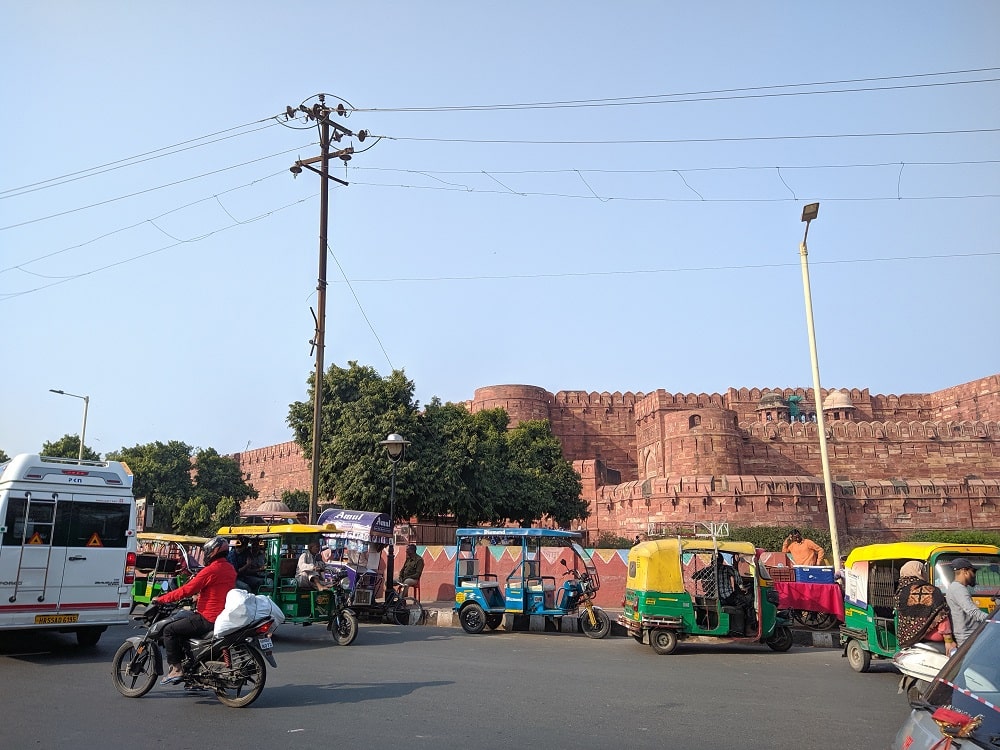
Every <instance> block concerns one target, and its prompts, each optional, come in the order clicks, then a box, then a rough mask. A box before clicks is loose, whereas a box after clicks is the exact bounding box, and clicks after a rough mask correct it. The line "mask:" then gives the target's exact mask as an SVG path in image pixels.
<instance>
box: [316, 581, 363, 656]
mask: <svg viewBox="0 0 1000 750" xmlns="http://www.w3.org/2000/svg"><path fill="white" fill-rule="evenodd" d="M323 581H324V583H326V584H327V585H329V587H330V588H329V589H328V591H329V593H330V596H331V601H330V605H329V606H330V620H329V623H328V624H327V628H328V629H329V631H330V633H331V635H333V640H334V641H335V642H336V643H337V645H339V646H350V645H351V644H352V643H354V639H355V638H357V637H358V615H357V613H356V612H355V611H354V610H353V609H351V579H350V576H349V575H348V573H347V571H346V570H338V571H336V572H332V573H324V574H323Z"/></svg>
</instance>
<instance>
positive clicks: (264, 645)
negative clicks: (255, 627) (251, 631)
mask: <svg viewBox="0 0 1000 750" xmlns="http://www.w3.org/2000/svg"><path fill="white" fill-rule="evenodd" d="M257 645H259V646H260V649H261V651H267V650H268V649H270V648H273V646H274V644H272V643H271V639H270V638H258V639H257Z"/></svg>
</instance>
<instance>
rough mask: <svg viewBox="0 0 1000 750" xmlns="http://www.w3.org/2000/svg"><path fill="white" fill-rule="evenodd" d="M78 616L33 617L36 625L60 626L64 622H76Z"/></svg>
mask: <svg viewBox="0 0 1000 750" xmlns="http://www.w3.org/2000/svg"><path fill="white" fill-rule="evenodd" d="M79 619H80V615H35V624H36V625H62V624H63V623H65V622H76V621H77V620H79Z"/></svg>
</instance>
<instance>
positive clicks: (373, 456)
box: [288, 362, 418, 518]
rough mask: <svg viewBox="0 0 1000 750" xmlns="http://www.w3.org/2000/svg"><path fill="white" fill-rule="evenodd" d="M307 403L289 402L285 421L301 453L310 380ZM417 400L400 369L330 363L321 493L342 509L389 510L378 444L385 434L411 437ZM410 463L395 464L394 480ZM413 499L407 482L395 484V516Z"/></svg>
mask: <svg viewBox="0 0 1000 750" xmlns="http://www.w3.org/2000/svg"><path fill="white" fill-rule="evenodd" d="M308 393H309V401H305V402H303V401H298V402H295V403H293V404H291V405H290V406H289V411H288V425H289V426H290V427H291V428H292V431H293V433H294V434H295V440H296V442H297V443H298V444H299V445H300V446H301V447H302V451H303V454H304V455H307V456H310V455H312V426H313V405H312V398H313V393H314V378H313V377H312V376H311V377H310V378H309V387H308ZM417 408H418V407H417V402H416V401H414V399H413V382H412V381H410V380H407V378H406V376H405V374H404V373H403V372H402V371H401V370H394V371H393V372H392V373H391V374H390V375H388V376H386V377H385V378H382V377H380V376H379V374H378V373H377V372H376V371H375V369H374V368H372V367H361V366H359V365H358V364H357V362H350V363H349V366H348V367H347V368H346V369H345V368H342V367H338V366H337V365H331V366H330V368H329V369H328V370H327V371H326V374H325V375H324V377H323V403H322V409H321V415H322V420H323V423H322V437H321V443H322V444H321V446H320V465H319V494H320V497H322V498H325V499H327V500H332V499H333V498H336V499H337V501H338V502H339V503H340V504H342V505H343V506H344V507H346V508H355V509H357V510H373V511H388V510H389V476H390V472H391V468H392V467H391V465H390V464H389V461H388V460H387V459H386V457H385V454H384V451H383V450H382V446H381V445H379V442H380V441H381V440H384V439H385V437H386V435H388V434H389V433H391V432H398V433H400V434H401V435H404V436H406V435H414V434H415V433H416V425H417V421H418V420H417ZM413 470H414V469H413V462H412V461H403V462H401V463H400V464H399V465H398V466H397V472H398V473H397V479H398V480H399V479H401V478H402V477H405V476H406V475H408V474H410V473H412V471H413ZM415 505H416V499H415V496H414V494H413V491H412V489H411V488H410V486H409V485H408V483H407V482H405V481H398V482H397V488H396V517H397V518H402V517H405V516H406V515H407V514H410V513H412V512H413V510H414V507H415Z"/></svg>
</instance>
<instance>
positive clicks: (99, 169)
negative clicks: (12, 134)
mask: <svg viewBox="0 0 1000 750" xmlns="http://www.w3.org/2000/svg"><path fill="white" fill-rule="evenodd" d="M268 119H271V118H268ZM260 122H265V120H257V121H256V122H251V123H247V124H245V125H237V126H236V127H233V128H227V129H226V130H220V131H218V132H216V133H210V134H209V135H204V136H201V137H200V138H193V139H191V140H188V141H182V142H181V143H175V144H174V145H172V146H164V147H162V148H158V149H154V150H153V151H147V152H145V153H142V154H138V155H137V156H129V157H126V158H124V159H118V160H117V161H112V162H108V163H107V164H101V165H98V166H96V167H90V168H88V169H81V170H78V171H76V172H69V173H67V174H64V175H60V176H58V177H50V178H49V179H47V180H41V181H39V182H32V183H29V184H27V185H22V186H20V187H15V188H8V189H7V190H0V200H3V199H5V198H14V197H17V196H18V195H26V194H27V193H33V192H35V191H37V190H45V189H47V188H50V187H56V186H57V185H64V184H66V183H69V182H75V181H76V180H82V179H84V178H86V177H94V176H96V175H99V174H104V173H106V172H111V171H114V170H116V169H122V168H124V167H131V166H134V165H136V164H142V163H143V162H147V161H151V160H153V159H160V158H162V157H164V156H172V155H174V154H179V153H183V152H184V151H190V150H191V149H195V148H201V147H202V146H208V145H211V144H213V143H220V142H221V141H225V140H229V139H230V138H238V137H239V136H241V135H247V134H249V133H256V132H258V131H260V130H266V129H267V128H270V127H274V125H276V124H277V123H270V124H269V125H266V126H265V127H263V128H255V129H254V130H247V131H245V132H243V133H236V134H235V135H230V136H226V137H225V138H216V139H215V140H213V141H205V142H204V143H198V141H203V140H205V139H206V138H213V137H215V136H217V135H222V134H224V133H229V132H231V131H233V130H239V129H240V128H246V127H249V126H250V125H256V124H258V123H260ZM192 143H193V144H196V145H188V144H192ZM181 146H186V148H181ZM171 149H175V150H171ZM161 151H169V153H165V154H164V153H160V152H161ZM154 154H155V155H154Z"/></svg>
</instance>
